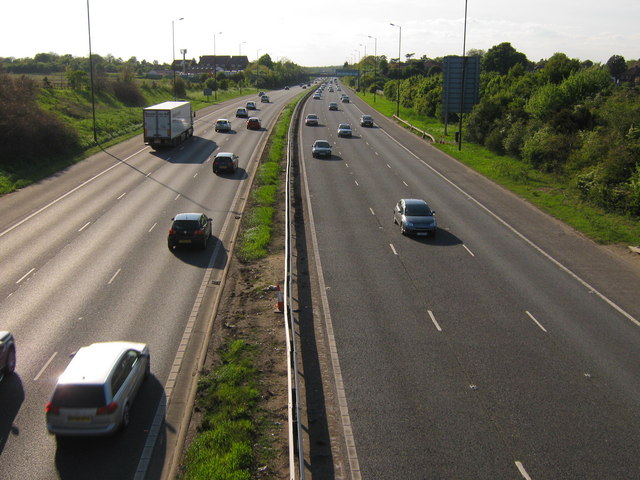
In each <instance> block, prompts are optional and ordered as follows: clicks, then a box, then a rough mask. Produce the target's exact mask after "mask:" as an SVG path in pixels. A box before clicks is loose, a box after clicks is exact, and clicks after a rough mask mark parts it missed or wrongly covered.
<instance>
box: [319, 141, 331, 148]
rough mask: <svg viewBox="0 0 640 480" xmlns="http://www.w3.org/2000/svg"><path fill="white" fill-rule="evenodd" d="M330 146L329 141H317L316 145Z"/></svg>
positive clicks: (321, 146)
mask: <svg viewBox="0 0 640 480" xmlns="http://www.w3.org/2000/svg"><path fill="white" fill-rule="evenodd" d="M330 146H331V145H330V144H329V142H316V147H320V148H329V147H330Z"/></svg>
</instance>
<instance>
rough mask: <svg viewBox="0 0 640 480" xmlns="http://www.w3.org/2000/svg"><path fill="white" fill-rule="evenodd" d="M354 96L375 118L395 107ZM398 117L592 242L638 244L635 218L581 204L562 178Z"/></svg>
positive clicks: (430, 123)
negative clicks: (365, 103) (442, 140)
mask: <svg viewBox="0 0 640 480" xmlns="http://www.w3.org/2000/svg"><path fill="white" fill-rule="evenodd" d="M358 95H359V97H360V98H362V99H363V100H364V101H365V102H367V103H368V104H369V105H370V106H372V107H373V108H375V109H376V110H378V111H379V112H380V113H382V114H384V115H386V116H392V115H395V113H396V108H397V107H396V103H395V102H392V101H390V100H387V99H386V98H384V97H381V96H380V95H378V96H376V97H375V102H374V100H373V95H372V94H370V93H368V94H366V95H363V94H362V93H359V94H358ZM400 118H402V119H403V120H405V121H407V122H409V123H411V124H412V125H415V126H416V127H418V128H420V129H421V130H424V131H426V132H428V133H430V134H431V135H433V136H434V138H436V139H439V138H445V139H446V140H447V143H436V144H434V146H435V147H436V148H439V149H440V150H442V151H443V152H445V153H447V154H448V155H450V156H452V157H453V158H455V159H457V160H459V161H460V162H462V163H464V164H465V165H467V166H469V167H471V168H473V169H474V170H476V171H477V172H479V173H481V174H482V175H484V176H485V177H487V178H490V179H491V180H493V181H494V182H496V183H497V184H499V185H501V186H503V187H505V188H507V189H508V190H511V191H512V192H514V193H516V194H517V195H519V196H520V197H522V198H525V199H526V200H528V201H529V202H531V203H532V204H534V205H536V206H537V207H538V208H540V209H541V210H543V211H544V212H546V213H548V214H549V215H552V216H554V217H556V218H557V219H559V220H562V221H563V222H564V223H566V224H568V225H570V226H571V227H573V228H574V229H576V230H577V231H579V232H581V233H583V234H584V235H586V236H587V237H589V238H591V239H592V240H595V241H596V242H598V243H601V244H609V245H610V244H623V245H638V244H640V222H638V220H637V219H633V218H629V217H625V216H622V215H616V214H613V213H608V212H605V211H604V210H602V209H600V208H597V207H593V206H591V205H588V204H586V203H584V202H583V201H581V199H580V198H579V196H578V195H577V193H576V192H575V190H574V189H573V188H572V187H571V185H570V184H569V181H568V180H567V179H564V178H561V177H559V176H557V175H552V174H546V173H543V172H540V171H537V170H534V169H533V168H531V166H529V165H527V164H526V163H524V162H522V161H520V160H518V159H516V158H513V157H509V156H506V155H505V156H502V155H497V154H495V153H493V152H491V151H490V150H489V149H487V148H485V147H483V146H481V145H477V144H474V143H470V142H465V143H463V145H462V150H458V146H457V145H456V144H454V142H452V141H451V138H452V136H453V132H454V131H457V130H458V127H457V126H456V125H449V128H448V132H447V133H448V134H447V135H445V128H444V124H443V123H441V122H440V121H439V120H437V119H435V118H431V117H424V116H420V115H417V114H416V113H415V112H414V111H413V110H410V109H406V108H402V107H400ZM463 133H464V132H463Z"/></svg>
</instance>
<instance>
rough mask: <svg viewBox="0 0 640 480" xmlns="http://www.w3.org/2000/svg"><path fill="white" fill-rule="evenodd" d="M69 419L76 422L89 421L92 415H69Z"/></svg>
mask: <svg viewBox="0 0 640 480" xmlns="http://www.w3.org/2000/svg"><path fill="white" fill-rule="evenodd" d="M69 421H70V422H74V423H89V422H90V421H91V417H69Z"/></svg>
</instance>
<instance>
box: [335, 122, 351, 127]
mask: <svg viewBox="0 0 640 480" xmlns="http://www.w3.org/2000/svg"><path fill="white" fill-rule="evenodd" d="M338 128H351V125H349V124H348V123H341V124H340V125H338Z"/></svg>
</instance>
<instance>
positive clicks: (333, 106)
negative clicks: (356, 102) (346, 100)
mask: <svg viewBox="0 0 640 480" xmlns="http://www.w3.org/2000/svg"><path fill="white" fill-rule="evenodd" d="M329 110H338V104H337V103H336V102H330V103H329Z"/></svg>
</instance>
